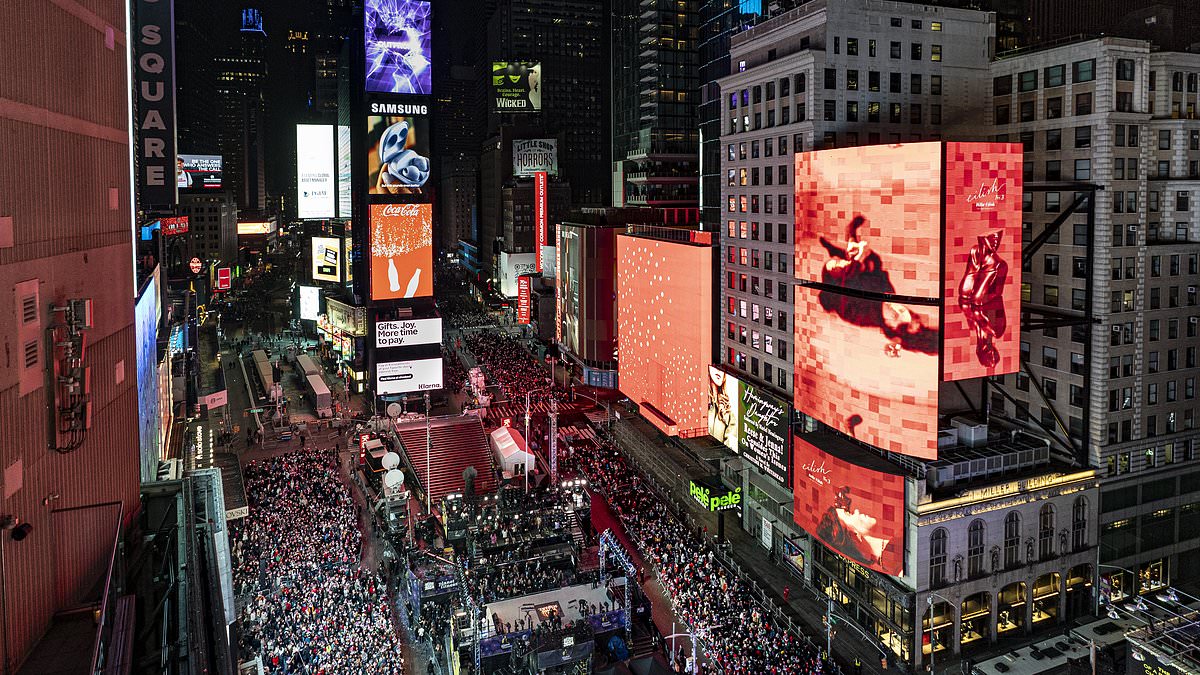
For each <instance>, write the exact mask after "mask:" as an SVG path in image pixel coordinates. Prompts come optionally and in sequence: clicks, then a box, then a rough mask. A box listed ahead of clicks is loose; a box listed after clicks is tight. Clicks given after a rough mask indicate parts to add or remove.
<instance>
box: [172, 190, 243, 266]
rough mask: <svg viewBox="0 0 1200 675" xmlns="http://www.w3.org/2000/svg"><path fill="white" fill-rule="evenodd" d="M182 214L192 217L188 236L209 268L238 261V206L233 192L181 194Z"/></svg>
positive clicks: (180, 209) (180, 213)
mask: <svg viewBox="0 0 1200 675" xmlns="http://www.w3.org/2000/svg"><path fill="white" fill-rule="evenodd" d="M179 215H181V216H187V218H188V233H187V234H186V235H184V236H185V237H186V238H187V240H188V243H190V244H191V246H190V252H191V253H192V255H194V256H197V257H199V258H200V260H201V262H203V263H204V265H205V267H206V268H210V267H230V266H233V265H236V264H237V262H238V236H237V223H238V208H237V202H236V201H235V200H234V197H233V193H231V192H227V191H222V192H216V193H211V194H210V193H195V192H190V193H183V194H181V195H179ZM183 262H184V263H187V262H188V261H186V260H184V261H183Z"/></svg>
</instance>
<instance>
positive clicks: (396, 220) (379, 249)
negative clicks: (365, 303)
mask: <svg viewBox="0 0 1200 675" xmlns="http://www.w3.org/2000/svg"><path fill="white" fill-rule="evenodd" d="M370 224H371V233H370V242H371V299H372V300H402V299H409V298H426V297H430V296H432V295H433V206H432V205H431V204H371V223H370Z"/></svg>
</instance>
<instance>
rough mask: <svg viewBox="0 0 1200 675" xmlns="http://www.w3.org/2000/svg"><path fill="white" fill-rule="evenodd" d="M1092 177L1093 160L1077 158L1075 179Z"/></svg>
mask: <svg viewBox="0 0 1200 675" xmlns="http://www.w3.org/2000/svg"><path fill="white" fill-rule="evenodd" d="M1091 178H1092V160H1090V159H1077V160H1075V180H1091Z"/></svg>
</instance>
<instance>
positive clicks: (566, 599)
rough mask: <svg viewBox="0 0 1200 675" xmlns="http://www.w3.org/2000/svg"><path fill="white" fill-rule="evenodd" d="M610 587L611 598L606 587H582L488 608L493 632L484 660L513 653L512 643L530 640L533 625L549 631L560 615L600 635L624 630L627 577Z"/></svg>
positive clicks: (611, 582)
mask: <svg viewBox="0 0 1200 675" xmlns="http://www.w3.org/2000/svg"><path fill="white" fill-rule="evenodd" d="M609 586H610V588H611V589H612V593H611V597H610V593H609V592H608V590H607V589H606V588H605V587H603V586H596V587H594V588H593V587H592V585H591V584H579V585H576V586H566V587H564V588H559V589H555V590H552V591H544V592H542V593H533V594H531V595H523V596H521V597H518V598H509V599H508V600H501V601H500V602H493V603H491V604H490V605H488V606H487V607H486V608H485V609H484V617H485V618H486V619H487V622H488V629H489V631H490V633H491V637H488V638H485V639H484V641H483V645H482V648H483V655H484V657H488V656H493V655H496V654H502V653H505V652H508V651H510V650H511V648H512V642H513V641H514V640H519V639H521V638H524V637H528V636H529V634H530V629H531V627H532V626H544V627H547V628H549V627H550V626H552V619H553V617H554V616H555V615H556V614H557V615H558V616H559V617H561V619H562V625H564V626H565V625H567V624H569V623H570V622H572V621H577V620H580V619H586V620H587V622H588V624H589V625H590V626H591V627H592V630H593V631H595V632H596V633H597V634H603V633H607V632H609V631H613V630H621V629H623V627H624V620H625V608H624V607H623V605H624V603H625V578H624V577H615V578H613V579H611V580H609ZM604 603H608V611H604V609H603V605H604ZM593 609H594V611H593ZM518 626H520V628H519V629H518Z"/></svg>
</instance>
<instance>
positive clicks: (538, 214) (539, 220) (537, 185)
mask: <svg viewBox="0 0 1200 675" xmlns="http://www.w3.org/2000/svg"><path fill="white" fill-rule="evenodd" d="M548 182H549V178H548V177H547V175H546V172H545V171H538V172H537V173H535V174H533V228H534V232H535V235H536V236H535V239H536V241H535V242H534V244H533V251H534V253H535V254H536V255H537V271H538V273H539V274H541V272H542V248H543V247H545V245H546V227H547V223H546V220H547V216H546V208H547V205H546V190H547V189H548V188H549V186H548V185H547V183H548Z"/></svg>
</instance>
